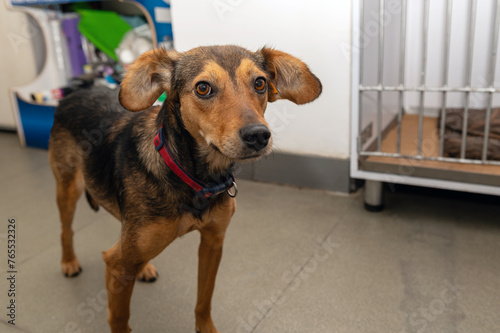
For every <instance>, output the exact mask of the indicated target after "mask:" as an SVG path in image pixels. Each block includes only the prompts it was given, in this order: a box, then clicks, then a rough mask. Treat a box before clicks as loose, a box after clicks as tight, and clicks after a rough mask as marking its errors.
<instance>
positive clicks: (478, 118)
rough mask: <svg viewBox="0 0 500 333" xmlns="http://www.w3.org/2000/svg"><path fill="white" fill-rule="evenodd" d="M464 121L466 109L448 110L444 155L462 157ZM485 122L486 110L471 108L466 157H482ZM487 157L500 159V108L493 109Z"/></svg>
mask: <svg viewBox="0 0 500 333" xmlns="http://www.w3.org/2000/svg"><path fill="white" fill-rule="evenodd" d="M463 121H464V109H447V110H446V120H445V133H444V147H443V148H444V149H443V153H444V156H447V157H460V147H461V145H462V127H463ZM440 123H441V119H440ZM485 124H486V110H484V109H469V117H468V125H467V140H466V150H465V158H470V159H481V158H482V152H483V144H484V127H485ZM487 158H488V159H489V160H500V108H497V109H492V110H491V117H490V135H489V140H488V153H487Z"/></svg>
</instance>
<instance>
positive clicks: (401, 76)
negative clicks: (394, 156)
mask: <svg viewBox="0 0 500 333" xmlns="http://www.w3.org/2000/svg"><path fill="white" fill-rule="evenodd" d="M406 8H407V7H406V0H401V27H400V28H401V30H400V33H401V35H400V39H399V87H401V88H402V87H404V85H405V60H406V18H407V12H406ZM403 103H404V90H399V101H398V134H397V143H396V151H397V153H398V154H400V153H401V121H402V119H403Z"/></svg>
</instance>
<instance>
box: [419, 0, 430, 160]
mask: <svg viewBox="0 0 500 333" xmlns="http://www.w3.org/2000/svg"><path fill="white" fill-rule="evenodd" d="M428 33H429V0H425V1H424V13H423V24H422V63H421V66H422V67H421V74H420V85H421V86H425V79H426V74H427V44H428ZM424 102H425V90H421V91H420V102H419V108H418V156H422V141H423V129H424Z"/></svg>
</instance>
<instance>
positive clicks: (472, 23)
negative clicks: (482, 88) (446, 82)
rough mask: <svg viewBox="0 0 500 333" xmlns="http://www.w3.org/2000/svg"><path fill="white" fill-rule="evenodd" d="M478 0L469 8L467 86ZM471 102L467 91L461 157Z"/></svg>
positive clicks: (468, 85)
mask: <svg viewBox="0 0 500 333" xmlns="http://www.w3.org/2000/svg"><path fill="white" fill-rule="evenodd" d="M476 4H477V3H476V0H471V3H470V8H469V14H470V15H469V36H468V39H467V42H468V43H467V44H468V45H467V60H466V75H467V79H466V83H465V84H466V86H467V87H470V85H471V80H472V60H473V59H472V58H473V54H472V52H473V50H474V33H475V30H476V29H475V28H476ZM469 102H470V92H469V91H467V92H465V101H464V120H463V122H462V124H463V126H462V144H461V148H460V158H462V159H464V158H465V151H466V146H467V129H468V127H469Z"/></svg>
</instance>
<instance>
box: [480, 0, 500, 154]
mask: <svg viewBox="0 0 500 333" xmlns="http://www.w3.org/2000/svg"><path fill="white" fill-rule="evenodd" d="M499 17H500V0H497V2H496V10H495V18H494V21H493V34H492V35H493V37H492V41H491V56H490V65H489V70H488V73H489V87H490V88H494V86H495V71H496V64H497V48H498V30H499V26H500V25H499V19H498V18H499ZM492 103H493V93H492V92H490V93H488V107H487V109H486V119H485V123H484V142H483V152H482V158H481V159H482V160H483V161H486V160H487V157H488V141H489V138H490V122H491V104H492Z"/></svg>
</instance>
